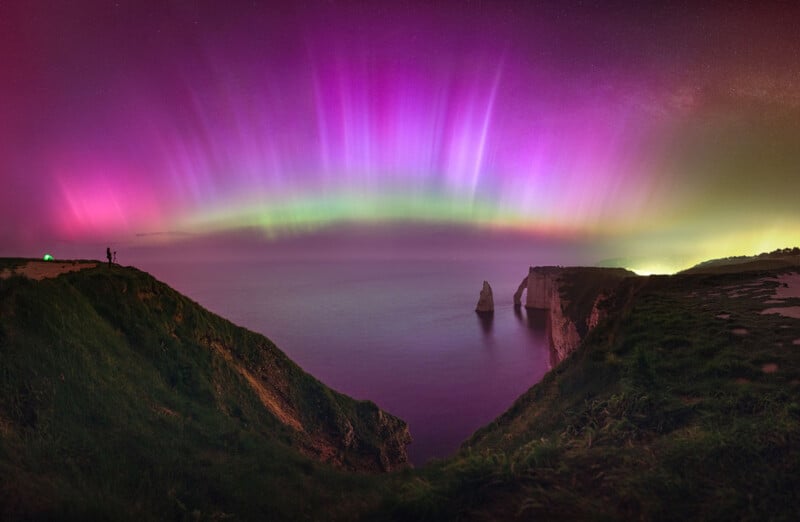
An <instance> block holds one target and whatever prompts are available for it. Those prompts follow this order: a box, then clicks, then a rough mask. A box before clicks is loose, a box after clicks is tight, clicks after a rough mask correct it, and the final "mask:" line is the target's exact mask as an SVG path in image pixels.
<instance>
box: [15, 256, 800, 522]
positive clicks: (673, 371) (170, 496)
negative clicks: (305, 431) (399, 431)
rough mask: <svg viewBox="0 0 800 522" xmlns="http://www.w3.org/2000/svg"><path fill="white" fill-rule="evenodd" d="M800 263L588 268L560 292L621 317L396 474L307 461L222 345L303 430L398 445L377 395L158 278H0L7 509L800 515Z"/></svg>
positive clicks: (252, 514) (329, 515)
mask: <svg viewBox="0 0 800 522" xmlns="http://www.w3.org/2000/svg"><path fill="white" fill-rule="evenodd" d="M740 268H741V267H740ZM798 268H799V267H798V266H797V265H794V266H784V265H781V268H778V269H773V268H768V267H765V266H761V265H746V269H740V270H739V271H731V269H730V265H729V264H721V265H720V266H718V267H716V268H715V267H714V266H712V265H706V266H705V267H704V270H703V271H702V272H694V273H684V274H679V275H676V276H669V277H667V276H651V277H630V276H629V275H628V274H612V275H611V276H610V277H611V278H612V279H613V281H611V280H605V279H604V278H605V276H606V275H608V274H604V273H602V272H597V273H594V275H598V274H601V275H602V277H601V279H603V280H602V281H601V280H594V281H593V280H592V273H590V272H587V271H583V272H581V273H580V274H578V275H575V274H573V275H574V278H573V279H571V280H570V281H569V282H568V283H567V285H565V288H564V289H563V291H564V292H565V293H566V294H567V295H566V297H567V298H568V299H572V302H575V303H578V302H584V301H587V299H582V298H581V295H583V294H586V295H588V294H587V293H586V292H588V290H587V288H589V287H591V285H600V286H603V285H605V286H608V285H609V284H612V283H613V284H616V285H618V288H617V291H616V292H615V293H614V295H613V296H612V297H611V298H610V299H609V300H608V301H607V303H606V306H607V310H608V318H607V319H606V320H605V321H603V322H601V323H600V324H599V325H598V326H597V327H596V328H595V329H593V330H592V331H591V332H588V334H587V335H586V336H585V338H584V340H583V342H582V344H581V346H580V347H579V348H578V349H577V350H576V351H575V352H573V353H572V354H571V355H570V356H569V357H567V359H566V360H564V361H563V362H562V363H561V364H560V365H558V366H557V367H556V368H554V369H553V370H552V371H551V372H549V373H548V374H547V375H545V377H544V378H543V379H542V380H541V382H539V383H538V384H537V385H535V386H534V387H532V388H531V389H530V390H528V391H527V392H526V393H524V394H523V395H522V396H521V397H519V398H518V399H517V401H515V403H514V404H513V405H511V407H510V408H509V409H508V411H506V412H505V413H504V414H503V415H501V416H499V417H498V418H497V419H495V420H494V421H493V422H491V423H490V424H488V425H487V426H485V427H483V428H481V429H480V430H478V431H477V432H476V433H475V434H474V435H473V436H472V437H471V438H470V439H469V440H468V441H466V442H465V443H464V445H463V446H462V449H461V450H460V451H459V453H458V454H457V455H455V456H454V457H452V458H449V459H446V460H441V461H436V462H433V463H431V464H429V465H427V466H426V467H424V468H422V469H418V470H411V469H405V470H400V471H397V472H395V473H391V474H387V475H380V476H376V475H364V474H360V473H350V472H345V471H342V470H338V469H335V468H332V467H330V466H326V465H322V464H319V463H317V462H315V461H314V460H312V459H310V458H308V457H306V456H304V455H303V454H302V452H303V451H304V448H306V446H307V444H308V440H306V439H304V438H303V436H301V435H298V434H297V433H296V432H294V431H293V430H290V429H288V428H286V427H285V426H284V425H283V424H281V423H280V422H278V421H277V420H276V419H275V418H274V417H273V416H271V415H270V414H269V412H268V411H265V409H264V408H263V407H262V405H261V403H260V402H259V400H258V397H256V396H255V395H254V394H253V393H252V390H251V389H250V388H249V387H248V386H246V383H245V382H243V380H242V377H241V375H240V373H238V372H237V371H236V370H235V368H233V367H231V366H230V365H229V364H226V363H225V361H224V360H222V359H221V358H219V357H216V356H215V355H214V353H215V352H214V351H213V350H212V349H210V346H211V345H212V344H214V343H216V344H218V345H221V346H223V347H225V348H226V349H229V350H230V351H231V353H232V354H233V355H234V356H235V358H236V360H239V361H242V362H243V364H246V366H247V368H248V369H250V370H251V371H252V372H254V373H256V374H258V375H262V376H264V378H274V379H276V381H277V382H279V383H286V385H285V386H284V387H283V388H280V389H281V390H283V391H282V393H284V394H285V395H286V397H288V399H290V403H291V404H293V405H295V407H296V409H297V412H298V414H300V415H302V421H303V423H304V425H308V426H317V427H319V430H321V431H324V432H326V433H327V432H330V433H332V434H334V435H338V436H340V435H341V434H342V433H343V432H345V431H346V429H347V424H348V423H350V425H352V426H353V427H354V429H355V431H357V432H360V433H363V435H362V438H361V440H362V441H363V444H364V446H363V447H365V448H367V447H372V448H374V447H376V446H375V445H378V444H380V442H381V441H382V440H385V434H384V435H381V434H380V433H379V430H376V429H375V426H376V419H375V416H376V411H377V410H376V409H375V407H374V405H372V404H370V403H364V402H356V401H352V400H349V399H347V398H345V397H343V396H341V395H339V394H337V393H336V392H334V391H332V390H329V389H327V388H325V387H324V386H323V385H321V384H320V383H319V382H318V381H316V380H315V379H313V378H312V377H310V376H307V375H306V374H304V373H302V371H301V370H300V369H299V368H298V367H297V366H296V365H294V364H293V363H291V361H289V360H288V359H286V358H285V356H283V355H282V354H281V353H280V352H279V350H278V349H277V348H276V347H274V345H272V343H270V342H269V341H268V340H267V339H265V338H263V337H261V336H257V335H256V334H253V333H251V332H247V331H245V330H242V329H239V328H237V327H235V326H234V325H232V324H230V323H228V322H227V321H225V320H223V319H221V318H218V317H216V316H213V314H210V313H208V312H206V311H205V310H202V308H200V307H198V306H197V305H196V304H195V303H192V302H191V301H189V300H188V299H186V298H185V297H183V296H180V295H179V294H177V293H175V292H173V291H172V290H170V289H169V288H167V287H165V286H163V285H161V284H160V283H158V282H156V281H155V280H153V279H152V278H150V277H149V276H147V275H146V274H143V273H141V272H138V271H135V270H132V269H126V270H122V269H116V268H115V269H112V270H108V269H107V268H106V267H98V268H96V269H92V270H86V271H82V272H79V273H72V274H67V275H64V276H61V277H59V278H57V279H53V280H45V281H42V282H39V283H36V282H33V281H28V280H26V279H22V278H19V277H16V278H10V279H7V280H0V348H2V349H0V357H1V359H0V477H3V478H2V479H0V509H2V510H3V511H2V513H3V517H4V518H7V519H14V518H15V517H17V518H34V519H36V518H40V519H50V518H54V517H57V518H61V519H70V518H75V519H86V518H93V519H95V518H114V519H123V520H124V519H165V518H173V519H211V518H214V519H220V518H225V517H227V516H229V515H230V516H234V517H235V518H236V519H245V520H249V519H253V520H260V519H293V520H297V519H300V520H302V519H314V520H316V519H329V520H337V519H348V520H352V519H362V520H375V521H382V520H514V519H524V520H530V519H545V520H553V519H572V520H620V519H638V520H679V519H680V520H730V519H739V520H794V519H796V516H797V513H798V511H800V347H797V346H795V345H793V341H794V340H796V339H800V320H796V319H791V318H786V317H782V316H779V315H762V314H761V313H760V312H761V310H763V309H764V308H766V307H768V306H770V305H764V304H762V302H763V301H764V300H766V299H767V298H768V295H769V294H771V293H772V292H774V290H775V288H776V287H777V284H778V283H777V282H776V281H775V280H774V279H773V278H774V276H775V275H777V274H779V273H780V272H781V271H786V270H791V271H797V270H798ZM751 269H752V270H751ZM590 300H591V299H590ZM592 304H593V303H592ZM797 305H800V299H787V300H786V303H785V304H784V306H797ZM576 313H577V312H576ZM737 332H739V333H737ZM742 332H745V333H742ZM765 369H769V371H767V370H765ZM772 370H774V371H772ZM397 422H399V421H397ZM393 425H394V426H395V427H397V424H393ZM306 449H307V448H306ZM345 453H346V452H345ZM368 454H369V451H367V452H366V454H365V453H364V452H361V453H359V452H356V454H354V455H350V454H346V455H345V456H344V457H343V458H344V460H345V462H357V461H363V460H364V459H368V458H374V455H372V457H370V456H369V455H368ZM348 459H351V460H349V461H348ZM359 459H360V460H359Z"/></svg>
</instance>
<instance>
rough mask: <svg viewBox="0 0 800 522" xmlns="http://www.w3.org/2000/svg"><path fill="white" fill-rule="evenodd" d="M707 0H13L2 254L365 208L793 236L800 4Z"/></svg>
mask: <svg viewBox="0 0 800 522" xmlns="http://www.w3.org/2000/svg"><path fill="white" fill-rule="evenodd" d="M696 4H699V2H693V1H692V2H669V3H665V4H664V5H663V6H654V5H652V3H651V2H591V1H586V2H527V3H523V2H502V1H485V2H479V1H472V2H459V3H456V2H446V3H445V2H423V1H417V2H407V1H406V2H404V1H395V2H381V1H377V2H334V1H328V2H299V1H298V2H230V1H225V2H221V1H220V2H191V1H164V2H143V1H130V2H128V1H119V2H114V1H97V2H92V1H63V2H62V1H51V2H47V1H36V2H29V1H11V2H0V71H2V72H1V73H0V176H2V187H1V188H0V216H1V217H2V222H0V255H41V253H43V252H45V251H49V250H56V252H55V253H56V255H58V252H57V251H58V249H59V248H62V250H70V251H71V252H73V251H75V249H76V248H75V246H76V245H94V244H102V243H104V242H111V241H113V242H114V244H119V245H126V244H131V245H133V244H139V243H147V242H152V243H155V244H159V245H164V244H167V245H169V244H179V243H180V242H182V241H186V240H187V239H186V238H198V237H204V236H208V235H209V234H210V235H211V236H210V237H213V238H224V237H225V236H226V235H236V234H241V233H242V231H246V232H247V233H248V234H251V235H252V234H256V235H257V237H259V238H263V241H267V242H269V241H277V242H278V243H280V242H281V241H285V240H291V241H293V242H294V243H297V242H298V241H300V242H302V241H303V238H307V240H308V241H309V242H312V241H316V240H317V239H316V238H318V235H319V234H320V233H321V232H325V231H326V230H327V231H331V230H342V229H343V228H345V229H346V228H347V227H348V226H353V227H356V228H357V227H360V226H365V225H367V226H370V227H379V228H380V227H385V230H386V231H387V232H386V233H387V234H390V233H391V231H392V230H394V229H395V228H396V227H398V226H401V227H403V226H410V227H412V228H413V229H414V230H419V231H421V232H420V234H421V235H424V234H425V232H424V231H425V230H426V229H428V228H430V229H434V230H436V231H438V232H437V233H439V234H441V230H442V229H443V228H444V229H445V230H452V233H453V236H454V237H456V236H459V237H460V236H463V237H465V238H467V239H469V238H475V237H479V236H480V235H481V233H483V232H485V233H486V234H497V233H503V234H505V233H508V234H511V235H512V236H513V237H514V238H515V239H514V241H527V242H529V243H530V244H532V245H535V244H536V243H537V241H543V240H545V239H546V240H548V241H552V240H554V238H555V239H557V240H559V241H564V242H565V243H569V244H571V245H580V248H585V249H586V251H591V252H592V255H595V254H596V256H597V257H598V258H600V257H603V256H607V257H618V258H620V259H628V260H632V261H630V262H629V263H628V264H630V265H631V266H630V267H631V268H636V269H639V270H642V271H653V270H655V271H663V270H674V269H677V268H682V267H684V266H686V265H687V264H690V263H692V262H696V261H700V260H702V259H704V258H709V257H720V256H725V255H736V254H752V253H758V252H761V251H765V250H772V249H774V248H778V247H784V246H794V245H798V244H800V36H798V35H799V34H800V33H798V27H800V4H797V3H795V2H780V3H778V2H774V3H772V2H764V3H754V4H753V5H750V6H745V5H744V3H736V2H714V3H713V4H714V5H713V6H709V7H698V6H697V5H696ZM278 243H276V244H278ZM334 243H335V242H334ZM64 245H71V246H70V248H69V249H67V248H66V247H64ZM101 254H102V251H101V252H99V253H96V252H94V251H90V252H88V255H90V256H92V257H95V256H99V255H101ZM566 261H568V260H566ZM634 265H635V266H634Z"/></svg>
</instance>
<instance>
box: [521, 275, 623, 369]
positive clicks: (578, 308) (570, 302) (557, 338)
mask: <svg viewBox="0 0 800 522" xmlns="http://www.w3.org/2000/svg"><path fill="white" fill-rule="evenodd" d="M635 276H636V274H634V273H633V272H631V271H629V270H625V269H624V268H596V267H567V268H565V267H559V266H537V267H530V269H529V270H528V275H527V276H525V278H524V279H523V280H522V282H521V283H520V285H519V287H518V288H517V291H516V292H515V293H514V304H515V305H516V306H521V304H522V295H523V293H526V295H525V307H526V308H532V309H541V310H548V312H549V313H548V326H549V331H550V345H551V348H552V358H551V362H552V364H553V365H556V364H558V363H559V362H561V361H562V360H563V359H564V358H565V357H566V356H567V355H569V354H570V353H571V352H572V351H573V350H575V348H577V346H578V344H580V342H581V340H582V339H583V338H584V337H585V336H586V334H587V333H588V332H589V331H590V330H591V329H592V328H594V327H595V326H597V324H598V323H599V322H600V321H601V320H602V319H603V318H604V317H605V314H606V307H605V303H606V301H607V300H608V298H609V297H610V296H611V295H612V294H613V292H614V290H615V289H616V288H617V286H618V285H619V283H620V281H622V280H623V279H625V278H626V277H635Z"/></svg>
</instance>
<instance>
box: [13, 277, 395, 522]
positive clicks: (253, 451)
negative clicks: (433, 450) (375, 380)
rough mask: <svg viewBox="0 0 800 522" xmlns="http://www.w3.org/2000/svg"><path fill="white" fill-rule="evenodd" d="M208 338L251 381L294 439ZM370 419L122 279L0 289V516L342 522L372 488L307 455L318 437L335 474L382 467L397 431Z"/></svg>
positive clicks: (220, 324) (246, 344) (140, 284)
mask: <svg viewBox="0 0 800 522" xmlns="http://www.w3.org/2000/svg"><path fill="white" fill-rule="evenodd" d="M212 344H215V345H220V346H222V347H224V349H226V350H230V352H231V354H232V357H233V358H234V360H236V361H239V363H240V364H241V365H243V366H244V367H246V368H247V369H248V370H249V371H250V372H252V374H254V375H258V376H261V377H262V378H263V379H264V382H265V386H267V387H269V388H270V389H272V390H274V392H275V393H276V395H278V396H280V397H281V398H282V400H283V401H284V402H285V403H286V404H288V405H291V407H292V408H293V410H294V411H296V412H297V413H298V414H299V415H300V417H301V418H300V422H301V423H302V425H303V427H304V432H302V433H299V432H297V431H295V430H293V429H291V428H288V427H287V426H285V425H284V424H283V423H281V422H279V421H278V419H276V417H275V416H273V415H272V413H271V412H270V411H269V410H268V409H266V408H265V407H264V406H263V404H262V403H261V401H260V400H259V397H258V396H257V395H256V394H255V393H254V392H253V389H252V387H251V386H249V385H248V383H247V382H246V381H245V380H244V379H243V378H242V375H241V373H240V372H239V371H237V370H236V369H235V368H234V367H233V366H232V365H231V364H229V363H228V362H227V361H226V359H225V358H223V357H221V356H219V355H217V354H216V353H215V352H214V351H213V350H212V349H210V348H209V347H210V345H212ZM380 415H381V416H382V417H381V418H382V422H381V423H379V422H377V420H376V419H377V417H378V416H379V411H378V409H377V407H376V406H375V405H374V404H372V403H368V402H358V401H354V400H352V399H350V398H348V397H346V396H344V395H341V394H338V393H336V392H334V391H333V390H330V389H329V388H327V387H325V386H324V385H322V384H321V383H320V382H319V381H317V380H316V379H314V378H313V377H311V376H310V375H308V374H306V373H304V372H303V371H302V370H301V369H300V368H299V367H298V366H297V365H295V364H294V363H292V362H291V361H290V360H289V359H288V358H287V357H286V356H285V355H284V354H283V353H282V352H280V351H279V350H278V349H277V348H276V347H275V346H274V345H273V344H272V343H271V342H270V341H269V340H268V339H266V338H264V337H263V336H260V335H257V334H254V333H252V332H249V331H247V330H244V329H242V328H238V327H236V326H235V325H233V324H231V323H230V322H228V321H226V320H224V319H222V318H220V317H218V316H215V315H213V314H211V313H209V312H207V311H206V310H204V309H202V308H201V307H200V306H198V305H197V304H196V303H193V302H191V301H190V300H188V299H187V298H185V297H183V296H181V295H180V294H178V293H176V292H174V291H173V290H171V289H170V288H168V287H166V286H165V285H163V284H161V283H159V282H157V281H156V280H154V279H153V278H152V277H150V276H149V275H147V274H145V273H143V272H139V271H137V270H135V269H131V268H126V269H123V268H120V267H113V268H111V269H109V268H108V267H106V266H104V265H103V266H99V267H97V268H94V269H88V270H84V271H81V272H75V273H70V274H64V275H62V276H59V277H58V278H55V279H46V280H43V281H39V282H37V281H32V280H29V279H26V278H23V277H11V278H8V279H0V430H1V431H0V477H2V478H0V514H1V515H0V518H3V519H4V520H14V519H17V518H19V519H23V518H24V519H28V518H34V519H52V518H55V517H56V516H57V517H58V518H66V519H69V518H75V519H97V518H109V519H122V520H125V519H136V520H141V519H164V518H177V519H182V518H214V517H217V518H219V517H223V516H224V515H225V514H226V513H227V514H235V515H236V517H237V518H244V519H263V518H269V519H274V520H275V519H277V520H282V519H291V520H296V519H303V518H319V516H320V514H321V513H325V518H334V519H335V518H337V517H341V518H347V516H349V513H351V512H353V511H358V510H359V509H361V505H362V504H363V503H369V502H371V501H372V500H370V499H374V498H375V497H376V496H377V495H379V494H380V492H381V487H376V481H375V480H373V479H371V478H369V477H368V476H365V475H364V474H363V473H360V474H359V473H355V474H353V473H345V472H344V471H342V470H337V469H334V468H331V467H329V466H325V465H321V464H319V463H317V462H315V460H313V459H311V458H309V456H313V455H314V454H315V453H314V451H315V450H316V449H317V448H318V447H319V441H323V442H324V443H330V445H331V446H332V448H333V449H332V451H335V452H337V459H336V460H338V461H339V462H341V465H342V466H343V467H345V468H349V469H378V468H379V467H380V464H381V461H382V459H383V460H384V461H392V459H394V458H396V457H397V456H396V455H395V456H393V455H391V454H389V455H386V448H387V447H389V449H390V450H391V442H392V439H393V437H396V436H398V434H401V433H402V431H403V430H404V429H405V425H404V423H402V421H400V420H398V419H395V418H394V417H392V416H391V415H388V414H385V413H384V414H380ZM346 433H350V434H351V435H352V438H353V442H351V443H350V445H346V444H345V443H344V442H343V439H344V436H345V434H346ZM337 444H338V445H337ZM326 451H327V450H326ZM382 455H383V457H382Z"/></svg>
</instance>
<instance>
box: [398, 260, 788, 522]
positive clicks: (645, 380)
mask: <svg viewBox="0 0 800 522" xmlns="http://www.w3.org/2000/svg"><path fill="white" fill-rule="evenodd" d="M796 269H797V268H796V267H795V268H794V270H796ZM725 272H727V268H725V269H723V270H721V271H720V273H716V274H703V275H680V276H673V277H650V278H631V279H627V280H625V281H624V282H623V283H622V285H623V287H622V288H620V290H619V292H618V293H617V296H618V297H617V299H616V302H614V303H613V304H612V306H613V313H612V314H611V316H610V317H609V319H608V320H607V321H606V322H605V323H602V324H601V325H600V326H598V327H597V328H596V329H595V330H594V331H592V332H591V333H590V334H589V335H588V336H587V338H586V339H585V341H584V343H583V344H582V346H581V347H580V348H579V349H578V350H577V351H576V352H575V353H573V354H572V355H571V356H570V357H569V358H568V359H567V360H565V361H564V362H563V363H562V364H561V365H560V366H558V367H557V368H555V369H554V370H553V371H551V372H550V373H549V374H548V375H546V376H545V378H544V379H543V380H542V381H541V382H540V383H539V384H537V385H536V386H534V387H533V388H531V390H529V391H528V392H527V393H525V394H524V395H523V396H522V397H520V398H519V399H518V400H517V401H516V403H515V404H514V405H513V406H512V407H511V408H510V409H509V410H508V411H507V412H506V413H505V414H503V415H501V416H500V417H499V418H498V419H496V420H495V421H494V422H492V423H490V424H489V425H488V426H485V427H484V428H482V429H480V430H479V431H478V432H476V433H475V434H474V435H473V437H472V438H471V439H470V440H468V441H467V442H465V444H464V446H463V447H462V450H461V452H460V453H459V455H457V456H456V457H455V458H453V459H451V460H449V461H446V462H443V463H440V464H439V465H438V466H435V467H433V468H431V469H429V470H423V471H422V473H421V475H422V477H424V479H425V481H424V482H423V483H422V484H419V485H417V486H416V487H415V488H413V489H410V490H407V491H403V492H401V493H400V494H398V495H396V496H395V498H394V499H393V500H392V501H391V502H388V503H387V504H386V505H385V507H386V509H387V510H389V513H390V515H385V516H384V518H383V519H387V520H388V519H393V518H400V519H406V520H413V519H430V520H434V519H451V520H456V519H459V520H462V519H463V520H486V519H540V518H543V519H547V520H551V519H578V520H604V519H607V520H619V519H644V520H676V519H690V520H730V519H743V520H792V519H795V518H796V514H797V512H798V509H800V399H798V396H799V394H798V392H800V350H797V349H795V347H793V345H792V341H793V340H794V339H797V338H800V321H798V320H794V319H790V318H785V317H781V316H777V315H761V314H760V313H759V312H760V311H761V310H762V309H763V308H765V307H766V306H767V305H762V304H760V303H761V300H763V299H764V298H765V297H763V296H765V295H766V294H767V293H769V292H767V291H768V290H771V289H773V288H774V287H775V286H776V285H777V283H775V282H774V281H769V280H765V281H762V279H764V278H768V277H772V276H774V275H775V272H774V271H763V270H757V271H751V272H746V273H742V272H738V273H725ZM757 281H759V283H758V286H752V287H746V288H748V289H747V290H745V291H743V293H744V295H742V296H740V297H731V296H732V295H735V292H736V290H735V288H736V287H740V286H741V285H742V284H751V283H754V282H757ZM792 304H796V303H793V302H791V300H789V301H787V305H792ZM721 312H725V313H728V314H730V319H727V320H725V319H720V318H718V317H717V315H719V314H720V313H721ZM782 326H787V328H782ZM735 328H741V329H745V330H747V331H748V334H747V335H735V334H732V333H731V330H733V329H735ZM769 363H771V364H776V365H777V371H775V372H774V373H765V372H764V371H763V367H764V365H765V364H769ZM423 485H424V487H423ZM475 498H477V499H479V500H477V501H465V499H475ZM432 499H435V501H434V500H432ZM434 508H435V510H436V511H432V510H433V509H434Z"/></svg>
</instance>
